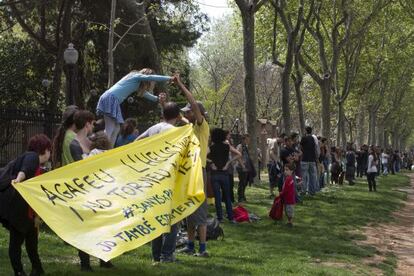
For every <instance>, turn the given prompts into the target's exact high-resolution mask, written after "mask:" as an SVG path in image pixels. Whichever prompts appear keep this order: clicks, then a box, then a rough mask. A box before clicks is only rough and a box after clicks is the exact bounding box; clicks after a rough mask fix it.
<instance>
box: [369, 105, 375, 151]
mask: <svg viewBox="0 0 414 276" xmlns="http://www.w3.org/2000/svg"><path fill="white" fill-rule="evenodd" d="M376 120H377V116H376V114H375V112H374V111H370V112H369V130H368V142H369V144H370V145H375V144H376V134H375V128H376V124H377V122H376Z"/></svg>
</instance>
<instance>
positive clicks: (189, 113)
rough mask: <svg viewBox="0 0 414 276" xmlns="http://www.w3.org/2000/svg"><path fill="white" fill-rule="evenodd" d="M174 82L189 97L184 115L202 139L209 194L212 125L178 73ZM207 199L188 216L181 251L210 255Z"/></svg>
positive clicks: (202, 157)
mask: <svg viewBox="0 0 414 276" xmlns="http://www.w3.org/2000/svg"><path fill="white" fill-rule="evenodd" d="M174 82H175V83H176V84H177V85H178V87H179V88H180V89H181V91H182V93H183V94H184V96H185V97H186V98H187V101H188V104H187V105H186V106H185V107H184V108H182V109H181V111H182V112H184V117H185V118H186V119H187V120H188V121H189V122H190V123H192V124H193V127H194V133H195V135H196V136H197V138H198V140H199V141H200V158H201V163H202V166H203V180H204V193H205V194H207V179H206V164H207V151H208V139H209V136H210V127H209V125H208V123H207V121H206V118H205V114H206V111H205V109H204V106H203V104H202V103H201V102H199V101H196V100H195V98H194V96H193V94H192V93H191V92H190V91H189V90H188V89H187V87H186V86H185V85H184V84H183V83H182V81H181V78H180V76H179V75H178V74H176V75H175V76H174ZM207 207H208V206H207V199H206V200H205V201H204V202H203V204H202V205H201V206H200V207H199V208H198V209H197V210H196V211H195V212H194V213H193V214H191V215H190V216H188V218H187V231H188V243H187V246H186V247H185V248H183V249H182V250H180V251H179V252H180V253H185V254H194V255H195V256H199V257H208V256H209V255H208V252H207V244H206V238H207V214H208V210H207ZM196 229H198V235H199V237H200V248H199V252H198V253H197V254H196V252H195V245H194V241H195V233H196Z"/></svg>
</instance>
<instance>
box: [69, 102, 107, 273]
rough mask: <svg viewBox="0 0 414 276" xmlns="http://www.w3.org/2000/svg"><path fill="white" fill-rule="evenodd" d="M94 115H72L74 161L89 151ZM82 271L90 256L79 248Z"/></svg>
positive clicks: (85, 111)
mask: <svg viewBox="0 0 414 276" xmlns="http://www.w3.org/2000/svg"><path fill="white" fill-rule="evenodd" d="M94 121H95V115H93V113H92V112H89V111H87V110H79V111H77V112H76V113H75V115H74V116H73V122H74V124H75V127H76V137H75V139H73V140H72V142H71V143H70V146H69V149H70V154H71V156H72V159H73V160H74V161H75V162H76V161H79V160H82V159H83V156H84V155H88V154H89V153H90V146H91V141H90V140H89V139H88V136H89V135H91V134H92V131H93V127H94V124H93V123H94ZM78 255H79V259H80V265H81V270H82V271H92V267H91V264H90V256H89V255H88V254H87V253H85V252H83V251H81V250H79V251H78ZM99 261H100V262H99V265H100V267H105V268H111V267H113V264H112V263H111V262H104V261H102V260H99Z"/></svg>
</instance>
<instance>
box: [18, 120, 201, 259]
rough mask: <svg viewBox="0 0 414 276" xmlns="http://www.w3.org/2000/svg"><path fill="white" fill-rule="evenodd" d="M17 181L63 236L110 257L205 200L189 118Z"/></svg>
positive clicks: (134, 245)
mask: <svg viewBox="0 0 414 276" xmlns="http://www.w3.org/2000/svg"><path fill="white" fill-rule="evenodd" d="M14 187H15V188H16V189H17V190H18V191H19V193H20V194H21V195H22V196H23V198H24V199H25V200H26V201H27V202H28V203H29V205H30V206H31V207H32V208H33V209H34V210H35V211H36V213H37V214H39V216H40V217H41V218H42V219H43V220H44V221H45V222H46V224H47V225H49V227H50V228H51V229H52V230H53V231H55V232H56V234H57V235H58V236H59V237H61V238H62V239H63V240H65V241H66V242H68V243H69V244H71V245H73V246H75V247H77V248H79V249H81V250H83V251H85V252H86V253H88V254H90V255H93V256H96V257H98V258H100V259H102V260H105V261H108V260H110V259H112V258H114V257H116V256H119V255H120V254H122V253H124V252H126V251H129V250H132V249H135V248H137V247H139V246H141V245H143V244H145V243H147V242H149V241H151V240H153V239H154V238H156V237H158V236H159V235H161V234H162V233H165V232H168V231H169V230H170V225H171V224H174V223H177V222H179V221H181V220H182V219H183V218H185V217H187V216H188V215H190V214H191V213H193V212H194V211H195V210H196V209H197V208H198V206H200V205H201V203H202V202H203V201H204V199H205V195H204V190H203V176H202V167H201V160H200V144H199V141H198V139H197V138H196V136H195V135H194V132H193V129H192V127H191V125H187V126H183V127H180V128H174V129H171V130H169V131H166V132H164V133H161V134H158V135H154V136H152V137H149V138H146V139H143V140H141V141H138V142H134V143H132V144H129V145H126V146H123V147H120V148H116V149H113V150H110V151H107V152H104V153H102V154H98V155H95V156H92V157H89V158H87V159H85V160H82V161H79V162H75V163H72V164H69V165H67V166H65V167H62V168H59V169H57V170H54V171H51V172H49V173H47V174H44V175H41V176H38V177H36V178H32V179H30V180H28V181H25V182H23V183H18V184H16V185H15V186H14Z"/></svg>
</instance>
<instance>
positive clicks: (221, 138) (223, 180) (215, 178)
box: [207, 128, 241, 222]
mask: <svg viewBox="0 0 414 276" xmlns="http://www.w3.org/2000/svg"><path fill="white" fill-rule="evenodd" d="M225 141H226V133H225V132H224V130H222V129H220V128H215V129H213V130H212V132H211V142H212V144H211V146H210V153H209V154H208V155H207V158H208V160H209V161H210V162H211V184H212V186H213V191H214V198H215V206H216V213H217V219H218V220H219V221H222V220H223V210H222V206H221V194H222V191H223V195H224V202H225V204H226V211H227V218H228V219H229V221H232V222H233V208H232V205H231V196H230V182H229V173H228V166H229V164H230V163H231V162H232V161H234V160H235V159H239V158H240V157H241V154H240V152H238V151H237V150H235V149H234V148H233V147H230V146H229V144H228V143H226V142H225ZM230 151H231V152H232V153H233V154H234V155H235V157H234V158H233V159H232V160H229V153H230Z"/></svg>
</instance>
